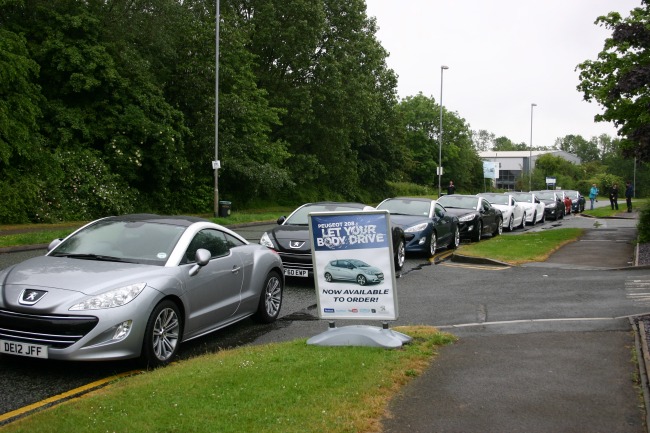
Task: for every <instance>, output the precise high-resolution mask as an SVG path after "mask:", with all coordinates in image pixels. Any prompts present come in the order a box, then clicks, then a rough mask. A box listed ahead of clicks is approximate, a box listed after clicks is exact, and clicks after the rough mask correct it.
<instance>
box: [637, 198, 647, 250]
mask: <svg viewBox="0 0 650 433" xmlns="http://www.w3.org/2000/svg"><path fill="white" fill-rule="evenodd" d="M637 230H638V232H639V242H640V243H643V244H645V243H648V242H650V206H645V207H644V208H643V209H641V213H640V215H639V224H638V225H637Z"/></svg>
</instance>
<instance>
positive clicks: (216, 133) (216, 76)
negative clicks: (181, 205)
mask: <svg viewBox="0 0 650 433" xmlns="http://www.w3.org/2000/svg"><path fill="white" fill-rule="evenodd" d="M215 15H216V16H215V56H214V57H215V59H214V60H215V63H214V161H213V162H212V169H213V170H214V216H215V217H218V216H219V168H220V166H221V163H220V161H219V20H220V18H221V17H220V15H221V11H220V5H219V0H217V1H216V11H215Z"/></svg>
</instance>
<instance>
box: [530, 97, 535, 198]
mask: <svg viewBox="0 0 650 433" xmlns="http://www.w3.org/2000/svg"><path fill="white" fill-rule="evenodd" d="M533 107H537V104H535V103H532V104H530V155H529V156H528V191H531V190H532V189H533Z"/></svg>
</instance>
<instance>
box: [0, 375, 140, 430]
mask: <svg viewBox="0 0 650 433" xmlns="http://www.w3.org/2000/svg"><path fill="white" fill-rule="evenodd" d="M140 372H141V371H135V370H134V371H129V372H126V373H121V374H116V375H115V376H111V377H107V378H104V379H100V380H97V381H95V382H92V383H89V384H87V385H84V386H80V387H79V388H75V389H71V390H70V391H67V392H64V393H62V394H58V395H55V396H54V397H49V398H46V399H45V400H41V401H39V402H36V403H33V404H30V405H28V406H24V407H21V408H20V409H16V410H14V411H11V412H7V413H5V414H2V415H0V422H3V421H7V420H9V419H11V418H15V417H18V416H21V415H25V414H26V413H29V412H32V411H34V410H36V409H40V408H42V407H43V406H47V405H48V404H52V403H57V402H59V401H63V400H65V399H68V398H71V397H75V396H77V395H79V394H84V393H87V392H89V391H92V390H93V389H95V388H99V387H101V386H103V385H106V384H107V383H109V382H114V381H116V380H117V379H121V378H123V377H126V376H132V375H134V374H138V373H140Z"/></svg>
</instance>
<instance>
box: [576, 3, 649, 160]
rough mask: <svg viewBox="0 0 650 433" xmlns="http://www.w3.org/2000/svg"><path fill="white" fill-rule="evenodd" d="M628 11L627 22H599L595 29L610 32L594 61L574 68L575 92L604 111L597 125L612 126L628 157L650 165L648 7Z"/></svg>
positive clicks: (614, 18) (610, 18)
mask: <svg viewBox="0 0 650 433" xmlns="http://www.w3.org/2000/svg"><path fill="white" fill-rule="evenodd" d="M641 3H642V5H641V6H640V7H637V8H635V9H633V10H632V11H631V13H630V16H629V17H626V18H623V17H621V15H620V14H619V13H617V12H610V13H609V14H608V15H606V16H601V17H598V19H597V20H596V24H599V25H604V26H605V27H606V28H608V29H610V30H612V36H611V37H610V38H607V39H606V40H605V45H604V47H603V50H602V51H601V52H600V53H599V54H598V58H597V59H596V60H587V61H585V62H583V63H581V64H579V65H578V66H577V69H579V70H580V84H579V85H578V87H577V88H578V90H579V91H581V92H583V94H584V99H585V100H587V101H596V102H597V103H599V104H600V105H602V106H603V107H604V109H605V111H604V112H603V113H602V114H598V115H596V117H595V120H596V121H604V122H614V125H615V126H616V127H617V128H618V134H619V136H621V137H623V140H622V142H621V146H622V149H623V153H624V155H625V156H627V157H633V156H634V157H637V158H638V159H639V160H643V161H648V160H650V111H649V110H648V106H650V86H649V84H650V3H649V1H648V0H642V2H641Z"/></svg>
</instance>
